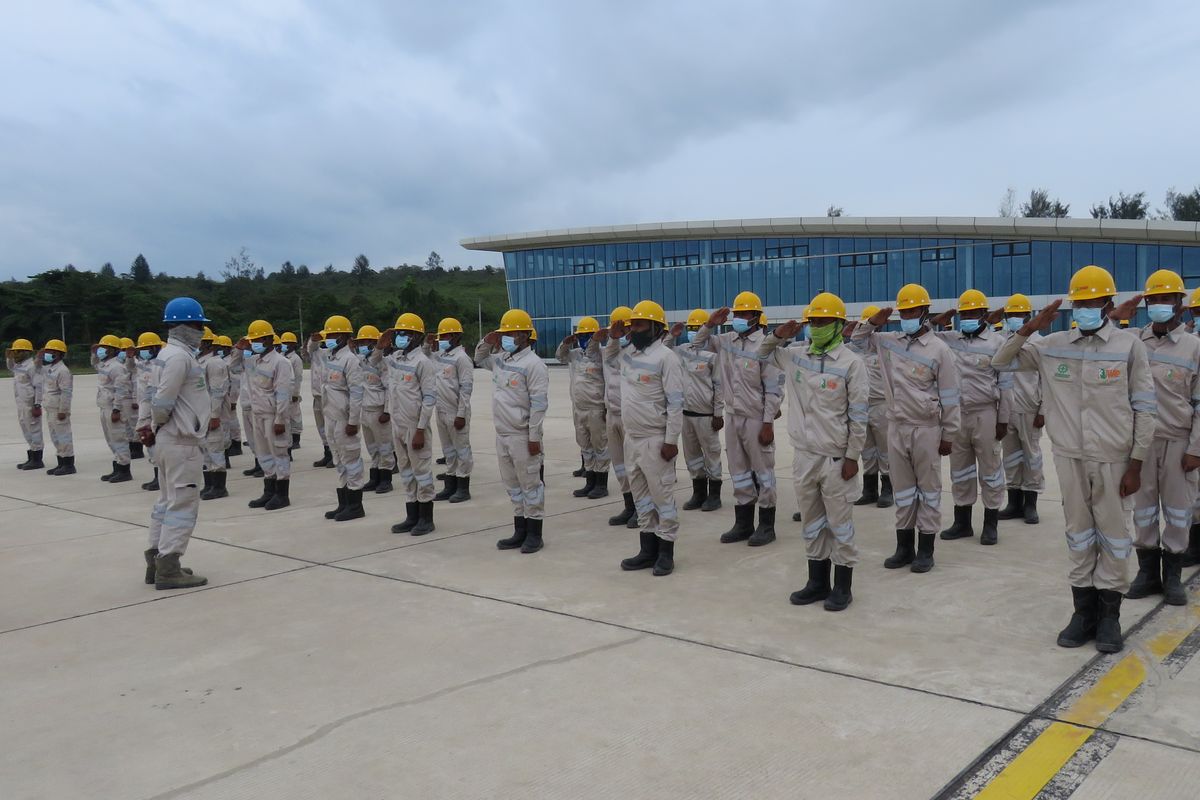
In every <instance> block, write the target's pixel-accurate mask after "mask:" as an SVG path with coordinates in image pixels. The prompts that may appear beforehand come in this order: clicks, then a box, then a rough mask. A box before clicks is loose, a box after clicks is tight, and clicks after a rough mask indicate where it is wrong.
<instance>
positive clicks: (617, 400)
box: [600, 336, 630, 494]
mask: <svg viewBox="0 0 1200 800" xmlns="http://www.w3.org/2000/svg"><path fill="white" fill-rule="evenodd" d="M626 340H628V336H626ZM624 347H629V345H628V344H626V345H624ZM624 347H623V346H622V345H621V340H620V339H614V338H612V337H611V336H610V337H609V339H608V342H607V343H606V344H605V345H604V346H603V348H601V351H600V361H601V365H602V366H603V368H604V370H603V371H604V409H605V414H604V439H605V442H606V444H607V446H608V460H609V463H610V464H612V471H613V474H614V475H616V476H617V484H618V485H619V486H620V487H621V493H622V494H629V493H630V491H629V473H628V471H627V470H626V469H625V421H624V420H623V419H622V418H621V351H622V349H624Z"/></svg>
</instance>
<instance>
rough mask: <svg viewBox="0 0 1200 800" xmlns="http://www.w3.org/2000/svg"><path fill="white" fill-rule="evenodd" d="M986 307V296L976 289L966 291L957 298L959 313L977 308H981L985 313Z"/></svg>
mask: <svg viewBox="0 0 1200 800" xmlns="http://www.w3.org/2000/svg"><path fill="white" fill-rule="evenodd" d="M987 307H988V299H987V296H986V295H984V293H983V292H981V291H979V290H978V289H967V290H966V291H965V292H963V293H962V294H961V295H960V296H959V298H958V310H959V311H973V310H974V309H977V308H982V309H983V310H984V311H987Z"/></svg>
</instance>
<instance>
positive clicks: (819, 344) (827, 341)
mask: <svg viewBox="0 0 1200 800" xmlns="http://www.w3.org/2000/svg"><path fill="white" fill-rule="evenodd" d="M808 336H809V339H810V340H811V341H812V346H811V347H810V348H809V350H810V351H811V352H813V353H827V352H829V351H830V350H832V349H833V348H835V347H837V346H838V345H839V344H841V343H842V325H841V323H839V322H830V323H829V324H828V325H820V326H817V325H810V326H809V329H808Z"/></svg>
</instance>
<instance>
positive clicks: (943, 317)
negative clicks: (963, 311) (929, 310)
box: [929, 309, 954, 328]
mask: <svg viewBox="0 0 1200 800" xmlns="http://www.w3.org/2000/svg"><path fill="white" fill-rule="evenodd" d="M952 319H954V311H953V309H952V310H950V311H943V312H942V313H940V314H934V315H933V316H932V317H930V318H929V324H930V325H932V326H934V327H936V328H944V327H945V326H946V325H948V324H949V323H950V320H952Z"/></svg>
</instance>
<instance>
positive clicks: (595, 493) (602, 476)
mask: <svg viewBox="0 0 1200 800" xmlns="http://www.w3.org/2000/svg"><path fill="white" fill-rule="evenodd" d="M592 474H593V475H595V476H596V485H595V486H593V487H592V490H591V491H590V492H588V495H587V498H588V500H599V499H600V498H602V497H608V472H607V471H605V472H593V473H592Z"/></svg>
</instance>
